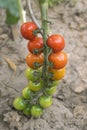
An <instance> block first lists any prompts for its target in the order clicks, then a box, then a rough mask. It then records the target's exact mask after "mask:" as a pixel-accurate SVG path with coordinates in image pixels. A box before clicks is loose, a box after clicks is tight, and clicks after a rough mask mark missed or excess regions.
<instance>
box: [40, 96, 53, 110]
mask: <svg viewBox="0 0 87 130" xmlns="http://www.w3.org/2000/svg"><path fill="white" fill-rule="evenodd" d="M39 104H40V106H41V107H42V108H47V107H50V106H51V105H52V97H51V96H45V95H42V96H40V97H39Z"/></svg>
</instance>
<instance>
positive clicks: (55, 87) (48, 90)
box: [45, 86, 57, 95]
mask: <svg viewBox="0 0 87 130" xmlns="http://www.w3.org/2000/svg"><path fill="white" fill-rule="evenodd" d="M56 89H57V86H52V87H48V88H46V89H45V91H46V92H47V94H49V95H52V94H54V93H55V92H56Z"/></svg>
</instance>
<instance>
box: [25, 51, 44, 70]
mask: <svg viewBox="0 0 87 130" xmlns="http://www.w3.org/2000/svg"><path fill="white" fill-rule="evenodd" d="M43 60H44V58H43V54H42V53H41V54H38V55H34V54H32V53H29V54H28V56H27V57H26V63H27V65H28V66H29V67H30V68H33V69H37V68H39V67H40V66H41V65H42V64H43ZM35 63H36V64H38V65H35Z"/></svg>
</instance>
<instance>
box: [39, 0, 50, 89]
mask: <svg viewBox="0 0 87 130" xmlns="http://www.w3.org/2000/svg"><path fill="white" fill-rule="evenodd" d="M39 4H40V11H41V20H42V29H43V35H42V36H43V41H44V51H43V53H44V63H43V68H42V78H43V85H44V87H47V86H48V81H47V79H48V77H47V70H48V67H47V66H48V48H47V44H46V40H47V35H48V31H49V29H48V23H47V21H46V20H48V0H44V1H43V0H39Z"/></svg>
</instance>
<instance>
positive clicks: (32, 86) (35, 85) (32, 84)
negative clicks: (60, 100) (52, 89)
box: [29, 81, 42, 92]
mask: <svg viewBox="0 0 87 130" xmlns="http://www.w3.org/2000/svg"><path fill="white" fill-rule="evenodd" d="M29 88H30V89H31V90H32V91H35V92H36V91H39V90H41V88H42V81H40V82H32V81H29Z"/></svg>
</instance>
